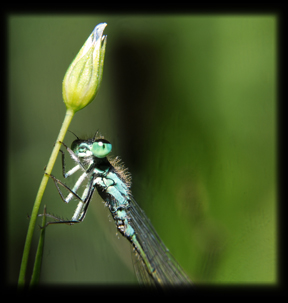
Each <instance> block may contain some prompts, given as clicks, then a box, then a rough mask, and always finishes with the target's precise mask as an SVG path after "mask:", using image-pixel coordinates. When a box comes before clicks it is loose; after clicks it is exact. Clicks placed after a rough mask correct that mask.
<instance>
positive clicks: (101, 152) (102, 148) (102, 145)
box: [91, 139, 112, 158]
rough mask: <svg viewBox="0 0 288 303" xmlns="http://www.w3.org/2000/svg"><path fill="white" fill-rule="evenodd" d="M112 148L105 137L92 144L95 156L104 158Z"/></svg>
mask: <svg viewBox="0 0 288 303" xmlns="http://www.w3.org/2000/svg"><path fill="white" fill-rule="evenodd" d="M111 150H112V144H111V143H110V142H109V141H107V140H105V139H98V140H96V141H95V142H94V143H93V145H92V150H91V151H92V153H93V155H94V156H95V157H97V158H105V157H106V156H107V155H108V154H109V153H110V152H111Z"/></svg>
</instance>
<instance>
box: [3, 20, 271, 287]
mask: <svg viewBox="0 0 288 303" xmlns="http://www.w3.org/2000/svg"><path fill="white" fill-rule="evenodd" d="M7 22H8V27H7V30H8V54H9V58H8V59H9V61H8V72H9V78H8V79H9V80H8V82H9V120H8V121H9V160H8V161H9V162H8V173H9V179H8V180H9V181H8V185H9V187H8V198H9V199H8V205H7V211H8V220H7V223H8V229H7V233H8V236H7V239H8V247H7V249H8V251H7V256H8V262H7V269H8V277H7V279H8V281H9V282H10V283H16V282H17V279H18V274H19V267H20V262H21V256H22V252H23V245H24V241H25V237H26V231H27V227H28V223H29V222H28V219H27V214H30V213H31V210H32V206H33V203H34V199H35V196H36V193H37V190H38V187H39V184H40V181H41V178H42V175H43V169H44V166H45V165H46V164H47V162H48V158H49V156H50V153H51V151H52V148H53V144H54V142H55V140H56V137H57V134H58V131H59V129H60V126H61V123H62V121H63V119H64V114H65V106H64V103H63V102H62V91H61V89H62V87H61V86H62V79H63V77H64V74H65V72H66V70H67V68H68V66H69V64H70V63H71V61H72V60H73V58H74V57H75V55H76V54H77V52H78V51H79V49H80V48H81V46H82V44H83V43H84V42H85V40H86V39H87V37H88V36H89V35H90V33H91V32H92V30H93V28H94V26H95V25H97V24H98V23H100V22H107V23H108V26H107V28H106V29H105V32H104V34H106V35H108V42H107V48H106V56H105V65H104V72H103V80H102V84H101V88H100V91H99V93H98V95H97V97H96V99H95V100H94V101H93V102H92V103H91V104H90V105H89V106H88V107H86V108H85V109H83V110H82V111H80V112H78V113H77V114H76V115H75V117H74V119H73V121H72V124H71V126H70V130H71V131H73V132H75V133H76V134H77V135H78V136H80V137H81V136H92V135H94V133H95V132H96V130H98V129H99V130H100V131H101V133H102V134H103V135H104V136H105V138H107V139H108V140H110V141H111V142H112V144H113V154H114V155H115V156H116V155H119V156H120V157H121V159H122V160H123V161H124V163H125V165H126V166H127V167H128V168H129V171H130V172H131V174H132V177H133V179H132V182H133V185H132V192H133V195H134V197H135V199H136V201H137V202H138V203H139V204H140V206H141V207H142V208H143V209H144V210H145V212H146V214H147V215H148V217H149V218H150V219H151V221H152V223H153V225H154V226H155V228H156V230H157V231H158V233H159V235H160V237H161V238H162V239H163V241H164V243H165V244H166V246H167V247H168V248H169V249H170V251H171V252H172V254H173V255H174V256H175V258H176V259H177V260H178V262H179V263H180V264H181V265H182V267H183V268H184V269H185V271H186V272H187V273H188V275H189V276H190V278H191V279H192V280H193V281H195V283H205V284H206V283H225V284H231V283H241V284H243V283H244V284H246V283H256V284H259V283H271V284H273V283H276V282H277V272H276V245H277V237H276V234H277V231H276V223H277V218H276V185H277V181H276V43H277V41H276V37H277V35H276V31H277V18H276V16H273V15H263V16H261V15H257V16H256V15H255V16H253V15H243V16H241V15H231V16H229V15H225V16H221V15H207V16H205V15H195V16H193V15H190V16H189V15H172V16H169V15H168V16H165V15H159V16H158V15H119V16H118V15H71V16H69V15H10V16H8V19H7ZM74 138H75V137H74V136H73V135H71V134H70V133H68V134H67V135H66V138H65V142H66V144H68V145H70V144H71V142H72V141H73V140H74ZM53 174H54V175H56V176H58V177H60V178H61V161H60V157H59V159H58V160H57V163H56V166H55V168H54V170H53ZM44 204H46V205H47V208H48V212H51V213H54V214H57V215H60V216H63V217H65V218H70V217H71V216H72V214H73V211H74V208H75V207H76V205H75V203H74V204H73V203H72V202H71V203H70V204H68V205H66V204H65V203H63V202H62V201H61V199H60V197H59V195H58V193H57V190H56V189H55V186H54V184H53V182H51V181H50V182H49V183H48V187H47V190H46V192H45V194H44V198H43V201H42V206H41V210H42V209H43V205H44ZM40 222H41V220H40V219H39V224H40ZM38 238H39V229H38V228H36V229H35V234H34V242H33V247H32V255H31V259H30V263H31V264H32V261H33V259H34V255H35V249H36V246H37V241H38ZM30 274H31V268H29V271H28V277H27V278H29V276H30ZM41 283H43V284H44V283H45V284H46V283H77V284H80V283H85V284H88V283H103V284H111V283H112V284H117V283H125V284H126V283H127V284H128V283H131V284H133V283H137V281H136V278H135V276H134V273H133V266H132V263H131V252H130V245H129V243H128V241H127V240H126V239H123V238H122V237H121V235H120V236H119V235H116V228H115V227H114V223H113V222H112V219H111V216H110V217H109V211H108V209H107V208H106V207H104V204H103V203H102V202H101V199H100V198H99V197H98V196H97V194H95V196H94V198H93V202H92V203H91V204H90V208H89V211H88V214H87V216H86V219H85V221H84V222H83V223H82V224H79V225H74V226H67V225H61V226H49V228H48V229H47V231H46V242H45V250H44V257H43V267H42V276H41Z"/></svg>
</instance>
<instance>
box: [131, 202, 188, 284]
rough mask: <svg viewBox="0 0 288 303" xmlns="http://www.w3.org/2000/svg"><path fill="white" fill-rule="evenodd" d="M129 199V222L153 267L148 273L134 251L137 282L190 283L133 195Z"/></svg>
mask: <svg viewBox="0 0 288 303" xmlns="http://www.w3.org/2000/svg"><path fill="white" fill-rule="evenodd" d="M130 201H131V204H130V208H129V217H130V224H131V226H132V227H133V229H134V230H135V233H136V237H137V240H138V242H139V243H140V244H141V246H142V249H143V250H144V252H145V256H146V258H147V260H148V262H149V264H150V265H151V267H152V268H153V269H155V271H154V272H153V275H152V274H151V273H149V271H148V269H147V267H146V265H145V263H144V262H143V260H142V258H141V257H140V256H139V254H138V253H137V251H135V255H134V258H133V259H134V260H133V261H134V268H135V272H136V276H137V279H138V280H139V282H142V283H145V284H147V283H148V284H155V285H157V284H158V285H159V284H160V285H179V284H180V285H191V284H192V282H191V281H190V279H189V278H188V276H187V275H186V273H185V272H184V271H183V269H182V268H181V267H180V265H179V264H178V263H177V261H176V260H175V259H174V257H173V256H172V255H171V253H170V252H169V250H168V249H167V248H166V246H165V245H164V243H163V242H162V241H161V239H160V237H159V236H158V234H157V233H156V231H155V229H154V227H153V226H152V224H151V222H150V220H149V219H148V218H147V216H146V215H145V213H144V211H143V210H142V209H141V208H140V207H139V205H138V204H137V202H136V201H135V200H134V198H133V197H131V200H130Z"/></svg>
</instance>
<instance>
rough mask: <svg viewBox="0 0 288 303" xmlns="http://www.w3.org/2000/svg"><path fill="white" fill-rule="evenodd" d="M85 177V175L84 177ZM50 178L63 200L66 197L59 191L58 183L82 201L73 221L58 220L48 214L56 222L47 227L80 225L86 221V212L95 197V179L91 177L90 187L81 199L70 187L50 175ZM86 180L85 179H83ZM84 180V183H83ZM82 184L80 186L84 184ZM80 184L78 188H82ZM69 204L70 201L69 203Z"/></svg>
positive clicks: (88, 186) (87, 187)
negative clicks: (52, 225)
mask: <svg viewBox="0 0 288 303" xmlns="http://www.w3.org/2000/svg"><path fill="white" fill-rule="evenodd" d="M82 176H83V175H82ZM50 177H51V178H52V179H53V180H54V183H55V185H56V187H57V189H58V192H59V194H60V196H61V198H62V199H63V198H64V196H63V194H62V192H61V191H60V189H59V186H58V183H59V184H61V185H62V186H64V187H65V188H66V189H67V190H69V191H70V192H71V193H72V194H73V195H75V196H76V198H77V199H78V200H79V201H80V202H79V203H78V205H77V208H76V210H75V212H74V214H73V217H72V219H71V220H63V219H61V218H58V217H56V216H53V215H50V214H46V215H45V216H47V217H50V218H53V219H55V220H56V221H52V222H48V223H47V224H46V225H45V227H46V226H48V225H49V224H60V223H65V224H70V225H72V224H74V223H80V222H82V221H83V220H84V218H85V216H86V212H87V209H88V206H89V203H90V201H91V198H92V196H93V192H94V190H95V187H94V186H93V179H94V177H93V176H92V177H91V180H90V182H89V185H88V184H87V186H86V188H85V190H84V192H83V194H82V197H81V198H80V197H79V196H78V195H77V194H76V193H75V192H73V191H72V190H71V189H70V188H69V187H68V186H66V185H65V184H64V183H62V182H61V181H60V180H58V179H56V178H55V177H54V176H52V175H50ZM83 180H84V179H83ZM83 180H82V182H83ZM82 182H80V184H81V183H82ZM80 184H79V185H78V187H79V186H80ZM63 200H64V201H65V202H67V201H66V200H65V199H63ZM68 202H69V201H68Z"/></svg>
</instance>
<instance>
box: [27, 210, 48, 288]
mask: <svg viewBox="0 0 288 303" xmlns="http://www.w3.org/2000/svg"><path fill="white" fill-rule="evenodd" d="M45 214H46V205H44V211H43V218H42V226H41V227H42V229H41V232H40V238H39V242H38V247H37V252H36V256H35V262H34V268H33V273H32V277H31V281H30V287H33V286H35V285H37V284H38V283H39V279H40V273H41V267H42V257H43V250H44V241H45V231H46V228H45V225H46V216H45Z"/></svg>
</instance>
